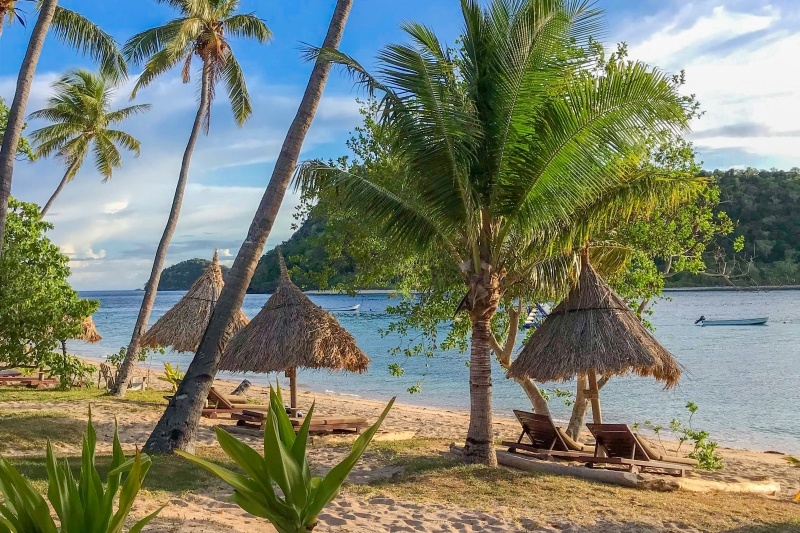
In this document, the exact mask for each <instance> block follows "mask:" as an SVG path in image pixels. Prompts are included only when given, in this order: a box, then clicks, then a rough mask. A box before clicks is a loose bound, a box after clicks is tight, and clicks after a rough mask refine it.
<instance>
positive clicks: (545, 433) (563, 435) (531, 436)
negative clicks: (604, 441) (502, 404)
mask: <svg viewBox="0 0 800 533" xmlns="http://www.w3.org/2000/svg"><path fill="white" fill-rule="evenodd" d="M514 415H515V416H516V417H517V420H519V423H520V425H521V426H522V432H521V433H520V434H519V438H518V439H517V441H516V442H511V441H505V442H503V446H508V451H509V452H512V453H514V452H516V451H517V450H525V451H526V452H529V453H532V454H534V455H539V456H548V457H556V458H559V457H563V458H567V459H583V458H585V457H591V456H592V455H591V454H593V453H594V447H593V446H588V445H585V444H581V443H579V442H577V441H575V440H573V439H572V438H571V437H570V436H569V435H567V432H566V431H564V430H563V429H562V428H560V427H557V426H556V425H555V424H554V423H553V419H552V418H550V417H549V416H546V415H537V414H535V413H529V412H527V411H518V410H516V409H515V410H514ZM526 437H527V439H528V440H529V441H530V444H528V443H525V442H523V440H524V439H525V438H526Z"/></svg>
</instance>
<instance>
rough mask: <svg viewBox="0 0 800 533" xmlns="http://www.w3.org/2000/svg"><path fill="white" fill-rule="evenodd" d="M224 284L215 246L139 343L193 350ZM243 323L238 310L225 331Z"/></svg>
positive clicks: (240, 327) (183, 350)
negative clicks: (211, 255) (185, 288)
mask: <svg viewBox="0 0 800 533" xmlns="http://www.w3.org/2000/svg"><path fill="white" fill-rule="evenodd" d="M224 285H225V282H224V281H223V280H222V269H220V267H219V258H218V257H217V251H216V250H215V251H214V259H213V260H212V261H211V264H210V265H209V266H208V267H207V268H206V269H205V270H204V271H203V274H202V275H201V276H200V277H199V278H197V280H196V281H195V282H194V284H193V285H192V287H191V288H190V289H189V292H187V293H186V294H185V295H184V296H183V298H181V300H180V301H179V302H178V303H177V304H175V306H174V307H173V308H172V309H170V310H169V311H167V312H166V313H164V315H163V316H162V317H161V318H159V319H158V320H157V321H156V323H155V324H153V327H152V328H150V330H149V331H148V332H147V333H145V335H144V336H143V337H142V341H141V346H142V347H143V348H166V347H170V348H172V349H173V350H175V351H176V352H196V351H197V348H198V346H199V345H200V341H201V340H202V339H203V334H204V333H205V331H206V327H207V326H208V322H209V320H211V313H212V312H213V311H214V305H215V304H216V303H217V300H218V299H219V295H220V293H221V292H222V287H223V286H224ZM246 325H247V317H246V316H245V315H244V313H243V312H242V311H241V310H239V311H237V313H236V316H235V318H234V322H233V324H232V326H231V329H230V331H228V334H229V335H231V336H232V335H234V334H235V333H236V332H238V331H239V330H241V329H242V328H243V327H244V326H246Z"/></svg>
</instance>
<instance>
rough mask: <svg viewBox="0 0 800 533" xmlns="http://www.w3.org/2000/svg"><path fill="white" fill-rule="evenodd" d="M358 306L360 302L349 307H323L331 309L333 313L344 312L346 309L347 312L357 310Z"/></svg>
mask: <svg viewBox="0 0 800 533" xmlns="http://www.w3.org/2000/svg"><path fill="white" fill-rule="evenodd" d="M359 307H361V304H356V305H351V306H350V307H323V309H324V310H325V311H333V312H334V313H336V312H346V311H349V312H352V311H358V308H359Z"/></svg>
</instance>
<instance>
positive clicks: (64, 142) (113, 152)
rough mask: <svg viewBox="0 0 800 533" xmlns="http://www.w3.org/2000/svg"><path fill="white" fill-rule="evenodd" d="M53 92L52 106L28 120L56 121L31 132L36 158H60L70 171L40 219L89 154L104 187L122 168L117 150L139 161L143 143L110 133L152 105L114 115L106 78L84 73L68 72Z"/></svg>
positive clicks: (137, 106)
mask: <svg viewBox="0 0 800 533" xmlns="http://www.w3.org/2000/svg"><path fill="white" fill-rule="evenodd" d="M53 91H54V92H55V94H54V95H53V96H52V97H51V98H50V99H49V100H48V101H47V105H48V107H46V108H45V109H40V110H39V111H35V112H33V113H31V115H30V118H31V119H42V120H47V121H50V122H52V124H50V125H49V126H45V127H43V128H40V129H38V130H36V131H34V132H32V133H31V139H32V140H33V141H34V143H35V144H36V156H37V157H47V156H49V155H52V154H56V155H57V157H58V158H59V159H61V160H62V161H63V162H64V165H65V166H66V172H65V173H64V177H63V178H61V182H60V183H59V184H58V187H57V188H56V190H55V192H54V193H53V195H52V196H51V197H50V199H49V200H48V201H47V203H46V204H45V206H44V208H42V216H44V215H45V214H46V213H47V212H48V211H49V209H50V207H51V206H52V205H53V202H54V201H55V199H56V197H57V196H58V195H59V193H61V191H62V190H63V189H64V186H65V185H66V184H67V183H68V182H69V181H71V180H72V178H74V177H75V175H76V174H77V173H78V171H79V170H80V168H81V167H82V166H83V162H84V160H85V159H86V155H87V154H88V153H89V152H90V151H91V152H92V153H93V154H94V165H95V168H96V169H97V171H98V172H100V174H102V176H103V181H104V182H105V181H108V180H109V179H110V178H111V175H112V174H113V172H114V169H115V168H119V167H120V166H121V165H122V155H121V154H120V152H119V148H118V147H121V148H124V149H126V150H129V151H131V152H133V153H134V154H135V155H136V156H137V157H138V156H139V148H140V147H139V141H138V140H136V139H135V138H134V137H133V136H131V135H130V134H128V133H125V132H124V131H120V130H116V129H111V126H113V125H114V124H117V123H119V122H122V121H123V120H125V119H127V118H129V117H131V116H133V115H137V114H139V113H144V112H145V111H147V110H148V109H150V105H149V104H140V105H134V106H129V107H125V108H122V109H117V110H115V111H112V110H111V101H112V100H113V98H114V85H113V84H112V83H111V82H110V81H109V80H108V79H106V78H105V77H104V76H103V75H102V74H96V73H93V72H91V71H89V70H86V69H78V70H72V71H69V72H68V73H67V74H65V75H64V76H62V77H61V78H60V79H58V80H57V81H56V82H55V83H53Z"/></svg>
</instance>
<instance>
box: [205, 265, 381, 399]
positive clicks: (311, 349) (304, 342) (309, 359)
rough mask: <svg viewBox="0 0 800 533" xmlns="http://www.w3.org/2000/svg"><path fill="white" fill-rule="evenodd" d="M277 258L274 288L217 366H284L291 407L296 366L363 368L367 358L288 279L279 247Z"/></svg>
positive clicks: (235, 369) (265, 368)
mask: <svg viewBox="0 0 800 533" xmlns="http://www.w3.org/2000/svg"><path fill="white" fill-rule="evenodd" d="M278 261H279V263H280V269H281V279H280V283H279V285H278V288H277V289H275V292H274V293H273V294H272V296H270V298H269V300H267V303H266V304H264V307H263V308H262V309H261V311H259V313H258V314H257V315H256V316H255V317H254V318H253V320H252V321H251V322H250V324H248V325H247V327H245V328H244V329H242V331H240V332H239V333H238V334H237V335H236V336H235V337H234V338H233V339H231V341H230V342H229V343H228V345H227V347H226V348H225V351H224V353H223V354H222V360H221V362H220V366H219V368H220V370H228V371H231V372H260V373H266V372H280V371H285V372H286V375H287V377H288V378H289V386H290V389H291V407H292V409H293V410H294V409H296V408H297V368H327V369H329V370H334V371H336V370H344V371H347V372H357V373H361V372H364V371H365V370H366V369H367V367H368V366H369V363H370V360H369V358H368V357H367V355H366V354H365V353H364V352H363V351H361V349H360V348H359V347H358V346H357V345H356V341H355V339H354V338H353V336H352V335H351V334H350V333H349V332H348V331H347V330H346V329H344V328H343V327H342V326H340V325H339V322H337V320H336V319H335V318H334V317H333V316H332V315H330V314H328V313H327V312H325V311H323V310H322V309H321V308H319V307H318V306H316V305H314V303H313V302H312V301H311V300H309V299H308V297H307V296H306V295H305V294H303V292H302V291H301V290H300V289H299V288H298V287H297V286H296V285H295V284H294V283H292V281H291V279H289V274H288V272H287V271H286V264H285V263H284V261H283V256H282V255H281V254H280V252H279V254H278ZM293 412H294V411H293Z"/></svg>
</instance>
